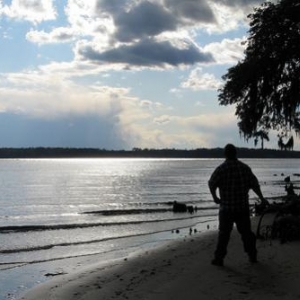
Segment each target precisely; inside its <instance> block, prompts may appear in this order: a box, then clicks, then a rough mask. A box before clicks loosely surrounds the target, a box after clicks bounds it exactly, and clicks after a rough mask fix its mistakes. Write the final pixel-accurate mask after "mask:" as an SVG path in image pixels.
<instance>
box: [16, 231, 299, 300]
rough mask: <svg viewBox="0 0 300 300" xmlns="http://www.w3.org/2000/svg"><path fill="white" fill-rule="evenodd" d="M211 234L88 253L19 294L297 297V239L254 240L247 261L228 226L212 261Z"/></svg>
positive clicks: (29, 298) (50, 299)
mask: <svg viewBox="0 0 300 300" xmlns="http://www.w3.org/2000/svg"><path fill="white" fill-rule="evenodd" d="M254 229H255V228H254ZM216 238H217V232H216V231H208V232H206V233H197V234H193V235H190V236H189V235H188V236H187V237H185V238H184V239H182V240H178V241H172V242H171V243H169V244H167V245H164V246H163V247H159V248H155V249H151V250H149V251H144V252H140V253H135V255H132V256H128V257H126V258H123V259H119V260H114V261H110V262H103V261H102V262H99V261H97V260H96V259H95V258H94V263H90V264H89V265H85V266H82V268H81V269H80V270H77V271H76V272H74V273H71V274H65V275H59V276H55V277H53V279H52V280H50V281H48V282H46V283H44V284H41V285H38V286H37V287H35V288H34V289H32V290H30V291H29V292H27V293H26V294H25V295H23V296H22V297H21V298H20V299H22V300H38V299H45V300H55V299H64V300H67V299H75V300H76V299H78V300H79V299H89V300H93V299H95V300H96V299H101V300H109V299H130V300H134V299H139V300H141V299H147V300H150V299H151V300H152V299H153V300H154V299H155V300H166V299H168V300H172V299H174V300H179V299H180V300H181V299H189V300H194V299H195V300H196V299H209V300H212V299H216V300H221V299H230V300H234V299H239V300H241V299H247V300H250V299H264V300H268V299H270V300H271V299H272V300H274V299H281V300H284V299H289V300H290V299H300V285H299V279H298V276H299V274H300V242H298V241H293V242H289V243H286V244H280V242H279V241H276V240H275V241H272V242H270V241H269V240H268V241H262V240H258V242H257V248H258V260H259V262H258V263H256V264H251V263H250V262H248V257H247V256H246V254H245V253H244V252H243V247H242V243H241V240H240V237H239V234H238V233H237V232H236V231H234V232H233V233H232V237H231V240H230V243H229V248H228V255H227V257H226V260H225V262H224V266H223V267H216V266H213V265H211V263H210V262H211V259H212V256H213V251H214V248H215V244H216Z"/></svg>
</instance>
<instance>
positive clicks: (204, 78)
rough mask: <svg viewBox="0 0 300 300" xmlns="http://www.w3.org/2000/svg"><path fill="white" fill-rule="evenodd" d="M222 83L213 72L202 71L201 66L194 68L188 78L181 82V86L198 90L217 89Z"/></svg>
mask: <svg viewBox="0 0 300 300" xmlns="http://www.w3.org/2000/svg"><path fill="white" fill-rule="evenodd" d="M221 85H222V83H221V82H220V80H218V79H217V78H216V77H215V76H214V75H213V74H209V73H203V71H202V68H196V69H194V70H193V71H192V72H191V73H190V76H189V78H188V79H187V80H186V81H184V82H182V84H181V87H182V88H189V89H192V90H194V91H200V90H218V89H219V88H220V87H221Z"/></svg>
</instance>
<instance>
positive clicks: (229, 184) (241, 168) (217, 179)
mask: <svg viewBox="0 0 300 300" xmlns="http://www.w3.org/2000/svg"><path fill="white" fill-rule="evenodd" d="M208 184H209V187H210V188H212V189H215V188H219V192H220V199H221V203H220V209H223V210H227V211H231V212H239V211H245V210H248V209H249V190H250V189H252V188H253V187H258V186H259V183H258V180H257V178H256V176H255V175H254V174H253V173H252V171H251V169H250V167H249V166H248V165H246V164H244V163H243V162H241V161H239V160H238V159H227V160H225V161H224V162H223V163H222V164H221V165H220V166H218V167H217V168H216V170H215V171H214V172H213V174H212V175H211V178H210V180H209V182H208Z"/></svg>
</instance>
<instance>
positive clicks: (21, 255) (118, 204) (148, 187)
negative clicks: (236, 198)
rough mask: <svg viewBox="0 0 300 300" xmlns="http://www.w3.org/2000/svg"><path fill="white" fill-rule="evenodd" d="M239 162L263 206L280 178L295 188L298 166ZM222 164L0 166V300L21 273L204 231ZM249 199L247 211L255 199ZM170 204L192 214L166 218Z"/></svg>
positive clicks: (37, 162)
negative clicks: (252, 177)
mask: <svg viewBox="0 0 300 300" xmlns="http://www.w3.org/2000/svg"><path fill="white" fill-rule="evenodd" d="M243 161H244V162H246V163H247V164H249V165H250V167H251V168H252V169H253V171H254V173H255V174H256V175H257V177H258V179H259V181H260V183H261V188H262V191H263V194H264V195H265V197H267V198H274V197H278V196H281V195H284V194H285V191H284V178H285V177H286V176H291V179H292V181H293V182H294V183H295V185H296V186H297V184H298V183H299V180H300V179H299V178H300V177H298V174H299V167H298V166H299V162H300V160H295V159H293V160H292V159H290V160H289V159H281V160H279V159H263V160H260V159H248V160H243ZM221 162H222V160H218V159H30V160H29V159H28V160H26V159H19V160H13V159H12V160H0V191H1V193H0V205H1V211H0V240H1V244H0V245H1V246H0V276H1V277H0V299H1V300H2V299H13V297H15V294H16V293H17V292H16V291H15V289H14V290H13V291H11V289H12V288H13V285H14V284H17V285H18V286H23V285H22V282H13V283H11V284H10V285H8V284H7V282H8V281H9V282H11V277H12V276H13V274H18V273H22V270H24V268H26V267H27V270H28V266H33V265H37V264H40V263H41V262H55V261H58V260H61V259H62V258H71V257H79V256H86V255H92V254H96V253H102V254H103V255H104V257H105V256H107V257H109V255H111V254H112V253H119V252H118V251H121V250H122V251H123V252H124V249H125V252H126V253H128V252H130V251H133V250H134V249H137V248H141V247H147V246H148V245H152V244H157V243H160V242H164V241H166V240H169V239H174V238H178V237H181V236H182V235H184V234H187V232H188V230H189V229H190V228H192V229H193V231H194V230H196V231H197V232H199V231H204V230H206V228H207V225H208V224H211V223H214V222H215V220H216V218H217V207H216V206H215V205H214V203H213V202H212V200H211V196H210V193H209V190H208V187H207V181H208V179H209V177H210V175H211V173H212V172H213V170H214V168H215V167H216V166H217V165H219V164H220V163H221ZM250 198H251V203H253V202H254V200H255V195H254V194H250ZM173 201H178V202H184V203H186V204H188V205H192V206H194V207H195V206H196V207H197V208H198V210H197V212H195V213H194V214H189V213H173V212H172V205H171V203H172V202H173ZM176 229H180V232H181V233H180V234H179V235H178V234H175V233H174V230H176ZM172 232H173V233H172ZM116 255H118V254H116ZM26 272H27V271H26ZM20 280H22V279H20ZM34 280H35V279H33V280H32V281H34ZM32 284H33V283H32ZM1 285H2V286H1ZM25 286H28V282H27V283H25ZM1 297H2V298H1Z"/></svg>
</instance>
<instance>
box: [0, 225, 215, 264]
mask: <svg viewBox="0 0 300 300" xmlns="http://www.w3.org/2000/svg"><path fill="white" fill-rule="evenodd" d="M212 220H213V219H206V220H203V221H198V222H196V223H194V224H191V225H189V226H182V227H176V228H177V229H182V228H188V227H191V226H195V225H196V224H205V223H208V222H211V221H212ZM166 231H169V230H166V229H163V230H157V231H152V232H145V233H137V234H128V235H124V236H117V237H108V238H102V239H94V240H88V241H77V242H63V243H56V244H49V245H41V246H33V247H26V248H15V249H3V250H0V254H15V253H22V252H34V251H43V250H50V249H53V248H55V247H68V246H80V245H89V244H96V243H101V242H106V241H110V240H117V239H123V238H130V237H138V236H147V235H151V234H155V233H161V232H166ZM34 262H38V261H34ZM20 263H24V262H13V263H12V262H10V263H0V265H7V264H20Z"/></svg>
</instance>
